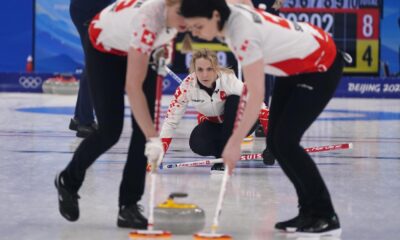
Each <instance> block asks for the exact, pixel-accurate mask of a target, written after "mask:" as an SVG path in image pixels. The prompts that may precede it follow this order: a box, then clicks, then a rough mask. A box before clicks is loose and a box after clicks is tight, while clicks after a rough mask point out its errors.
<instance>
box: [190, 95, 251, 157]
mask: <svg viewBox="0 0 400 240" xmlns="http://www.w3.org/2000/svg"><path fill="white" fill-rule="evenodd" d="M239 100H240V97H239V96H237V95H230V96H228V97H227V99H226V102H225V106H224V121H223V123H214V122H210V121H204V122H202V123H200V124H199V125H197V126H196V127H195V128H194V129H193V131H192V133H191V134H190V139H189V146H190V149H192V151H193V152H194V153H197V154H199V155H201V156H215V157H216V158H220V157H221V154H222V151H223V150H224V147H225V144H226V143H227V142H228V139H229V137H230V136H231V135H232V132H233V127H234V124H235V119H236V111H237V108H238V105H239ZM255 128H256V125H254V127H253V128H252V129H251V130H250V133H252V132H253V131H254V129H255ZM250 133H249V134H250Z"/></svg>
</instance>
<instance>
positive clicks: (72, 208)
mask: <svg viewBox="0 0 400 240" xmlns="http://www.w3.org/2000/svg"><path fill="white" fill-rule="evenodd" d="M54 184H55V185H56V188H57V192H58V208H59V210H60V213H61V215H62V216H63V217H64V218H65V219H67V220H68V221H71V222H73V221H76V220H78V218H79V205H78V199H79V195H78V194H77V193H71V192H70V191H68V190H67V189H66V188H65V185H64V181H63V178H62V176H61V174H57V176H56V179H55V181H54Z"/></svg>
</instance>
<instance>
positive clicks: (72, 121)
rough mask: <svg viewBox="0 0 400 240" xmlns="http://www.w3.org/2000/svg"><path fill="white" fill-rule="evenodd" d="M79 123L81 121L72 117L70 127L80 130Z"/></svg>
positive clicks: (73, 129)
mask: <svg viewBox="0 0 400 240" xmlns="http://www.w3.org/2000/svg"><path fill="white" fill-rule="evenodd" d="M78 125H79V121H78V119H76V118H71V121H70V122H69V129H70V130H72V131H77V130H78Z"/></svg>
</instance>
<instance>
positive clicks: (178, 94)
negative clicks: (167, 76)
mask: <svg viewBox="0 0 400 240" xmlns="http://www.w3.org/2000/svg"><path fill="white" fill-rule="evenodd" d="M180 95H182V92H181V89H180V88H179V87H178V88H177V89H176V91H175V94H174V96H175V98H176V99H178V98H179V96H180Z"/></svg>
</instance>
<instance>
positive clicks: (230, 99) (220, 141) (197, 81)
mask: <svg viewBox="0 0 400 240" xmlns="http://www.w3.org/2000/svg"><path fill="white" fill-rule="evenodd" d="M190 72H191V74H189V76H187V77H186V78H185V79H184V80H183V82H182V83H181V84H180V86H179V87H178V88H177V89H176V91H175V95H174V98H173V99H172V101H171V103H170V105H169V108H168V111H167V117H166V119H165V120H164V123H163V126H162V129H161V132H160V137H161V140H162V142H163V145H164V150H165V152H166V151H167V149H168V147H169V144H170V143H171V140H172V137H173V135H174V132H175V129H176V128H177V127H178V125H179V122H180V120H181V119H182V117H183V115H184V114H185V112H186V107H187V106H188V104H189V102H191V103H192V105H193V106H194V108H195V109H196V110H197V111H198V113H199V114H198V117H197V119H198V125H197V126H196V127H195V128H194V129H193V131H192V133H191V135H190V139H189V145H190V148H191V149H192V151H193V152H195V153H197V154H199V155H202V156H215V157H216V158H219V157H221V153H222V150H223V149H224V146H225V144H226V142H227V140H228V139H229V137H230V135H231V134H232V131H233V128H234V122H235V117H236V110H237V108H238V104H239V99H240V94H241V92H242V88H243V82H242V81H240V80H239V79H237V77H236V76H235V74H234V72H233V71H232V70H230V69H227V68H223V67H221V66H219V65H218V59H217V56H216V54H215V53H214V52H212V51H210V50H207V49H200V50H198V51H195V52H194V53H193V56H192V60H191V64H190ZM260 108H261V110H260V114H259V120H260V123H261V124H262V126H263V128H264V131H265V132H266V128H267V121H268V110H267V108H266V107H265V105H263V106H262V107H260ZM255 126H256V125H255ZM255 126H254V127H253V129H251V131H250V132H249V134H250V133H251V132H253V131H254V129H255ZM211 170H212V171H213V170H216V171H221V170H224V165H223V164H222V163H217V164H214V165H213V166H212V168H211Z"/></svg>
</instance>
